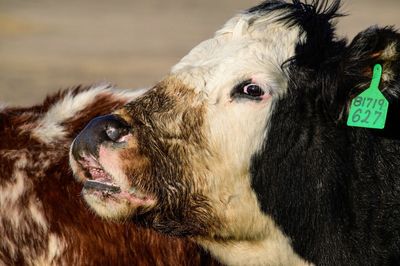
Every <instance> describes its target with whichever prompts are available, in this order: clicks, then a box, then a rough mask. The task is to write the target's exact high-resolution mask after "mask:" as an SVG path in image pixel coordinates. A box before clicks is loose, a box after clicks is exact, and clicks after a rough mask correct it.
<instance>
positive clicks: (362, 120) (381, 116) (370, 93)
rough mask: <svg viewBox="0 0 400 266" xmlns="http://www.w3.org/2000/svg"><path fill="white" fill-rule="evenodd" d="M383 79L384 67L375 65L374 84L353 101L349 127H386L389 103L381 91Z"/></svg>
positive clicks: (348, 122)
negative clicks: (380, 84) (380, 86)
mask: <svg viewBox="0 0 400 266" xmlns="http://www.w3.org/2000/svg"><path fill="white" fill-rule="evenodd" d="M381 77H382V66H381V65H380V64H377V65H375V67H374V73H373V76H372V82H371V85H370V87H369V88H368V89H366V90H365V91H363V92H362V93H360V94H359V95H358V96H357V97H355V98H354V99H353V101H352V102H351V106H350V112H349V117H348V119H347V125H348V126H352V127H364V128H376V129H383V128H384V127H385V122H386V116H387V112H388V108H389V102H388V101H387V100H386V98H385V96H383V94H382V92H381V91H380V90H379V83H380V80H381Z"/></svg>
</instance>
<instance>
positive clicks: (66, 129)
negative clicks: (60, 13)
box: [0, 86, 216, 266]
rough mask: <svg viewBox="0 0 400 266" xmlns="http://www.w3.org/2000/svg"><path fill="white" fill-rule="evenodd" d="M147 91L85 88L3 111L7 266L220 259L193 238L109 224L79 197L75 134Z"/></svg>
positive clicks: (1, 253)
mask: <svg viewBox="0 0 400 266" xmlns="http://www.w3.org/2000/svg"><path fill="white" fill-rule="evenodd" d="M141 93H142V92H140V91H132V92H128V91H121V90H117V89H115V88H111V87H109V86H94V87H78V88H76V89H71V90H66V91H63V92H61V93H59V94H56V95H54V96H52V97H49V98H47V99H46V100H45V101H44V103H43V104H40V105H36V106H32V107H28V108H13V107H2V108H1V110H0V140H1V141H0V265H149V266H150V265H152V266H153V265H190V266H191V265H204V264H216V262H214V261H213V260H211V259H210V257H209V255H207V254H206V253H205V252H203V251H202V250H201V249H200V248H198V247H197V246H196V245H194V244H193V243H191V242H188V241H187V240H184V239H176V238H173V237H167V236H163V235H160V234H158V233H156V232H154V231H152V230H149V229H143V228H137V227H136V226H135V225H133V224H119V225H118V224H113V223H110V222H107V221H102V220H101V219H100V218H97V217H96V216H95V215H93V214H92V213H91V212H89V211H88V208H87V206H85V203H84V202H83V201H82V200H81V197H80V196H79V194H80V190H81V189H82V188H81V186H80V185H79V184H77V183H76V182H74V179H73V177H72V173H71V170H70V169H69V165H68V149H69V146H70V144H71V141H72V139H73V138H74V137H75V136H76V135H77V133H78V132H79V131H80V130H81V129H82V128H83V127H84V125H85V124H86V123H87V122H88V121H89V120H90V119H91V118H93V117H95V116H98V115H102V114H104V113H106V112H109V111H110V109H115V108H119V107H121V106H122V105H123V104H125V103H127V102H128V101H130V100H133V99H135V98H136V97H137V96H138V95H139V94H141Z"/></svg>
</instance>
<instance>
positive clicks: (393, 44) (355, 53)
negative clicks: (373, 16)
mask: <svg viewBox="0 0 400 266" xmlns="http://www.w3.org/2000/svg"><path fill="white" fill-rule="evenodd" d="M345 60H346V61H347V62H346V63H345V64H344V68H345V76H346V80H347V81H350V82H349V83H355V84H353V86H354V88H353V89H351V90H350V91H351V93H352V94H354V93H356V94H358V92H361V91H363V90H364V89H366V88H368V87H369V85H370V82H371V80H372V75H373V69H374V66H375V65H376V64H381V65H382V68H383V72H382V79H381V84H380V86H379V87H380V90H381V91H382V92H383V94H384V95H385V96H387V97H388V98H389V99H390V98H393V97H394V98H398V97H400V34H399V33H397V32H396V31H395V30H394V29H393V28H391V27H385V28H378V27H371V28H368V29H367V30H365V31H363V32H361V33H359V34H358V35H357V36H356V37H355V38H354V40H353V41H352V42H351V44H350V45H349V46H348V49H347V53H346V59H345Z"/></svg>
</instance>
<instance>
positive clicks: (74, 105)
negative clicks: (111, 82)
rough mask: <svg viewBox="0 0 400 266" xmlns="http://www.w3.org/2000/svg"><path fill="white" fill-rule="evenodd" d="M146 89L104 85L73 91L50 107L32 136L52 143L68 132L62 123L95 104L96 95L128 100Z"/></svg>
mask: <svg viewBox="0 0 400 266" xmlns="http://www.w3.org/2000/svg"><path fill="white" fill-rule="evenodd" d="M145 91H146V89H140V90H132V91H128V90H126V91H125V90H119V89H114V88H110V87H109V86H108V85H103V86H98V87H93V88H92V89H89V90H87V91H83V92H81V93H79V94H77V95H72V92H70V93H68V94H67V95H66V96H65V97H63V98H62V99H60V101H58V102H57V103H55V104H54V105H53V106H52V107H51V108H50V109H49V111H48V112H47V113H46V114H45V116H44V117H43V118H42V119H41V120H40V121H39V122H38V125H37V126H36V128H34V129H33V130H32V136H33V137H35V138H37V139H39V140H41V141H43V142H44V143H51V142H53V141H54V140H59V139H63V138H64V137H65V134H66V132H65V129H64V127H63V126H62V123H63V122H64V121H66V120H68V119H71V118H73V117H74V116H75V115H76V114H77V113H79V112H80V111H82V110H84V109H85V108H86V107H87V106H89V105H91V104H93V103H94V100H95V98H96V96H99V95H100V94H102V93H110V94H112V95H113V96H114V97H120V98H121V99H124V100H126V101H127V102H128V101H131V100H133V99H135V98H136V97H138V96H139V95H141V94H143V92H145Z"/></svg>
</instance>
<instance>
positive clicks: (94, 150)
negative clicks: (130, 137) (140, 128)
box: [72, 115, 129, 158]
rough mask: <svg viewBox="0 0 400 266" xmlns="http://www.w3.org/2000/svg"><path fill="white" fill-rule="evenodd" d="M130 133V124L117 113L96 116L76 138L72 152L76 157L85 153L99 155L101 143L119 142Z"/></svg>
mask: <svg viewBox="0 0 400 266" xmlns="http://www.w3.org/2000/svg"><path fill="white" fill-rule="evenodd" d="M128 133H129V125H128V124H127V123H126V122H125V121H124V120H122V119H121V118H120V117H118V116H116V115H105V116H99V117H96V118H94V119H92V120H91V121H90V122H89V124H87V126H86V127H85V128H84V129H83V130H82V131H81V132H80V133H79V135H78V136H77V137H76V138H75V140H74V144H73V146H72V154H73V155H74V157H75V158H80V157H81V155H83V154H92V155H95V156H96V157H97V156H98V152H99V147H100V145H101V144H103V143H105V142H109V143H118V142H119V140H120V139H121V138H122V137H123V136H126V135H127V134H128Z"/></svg>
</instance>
